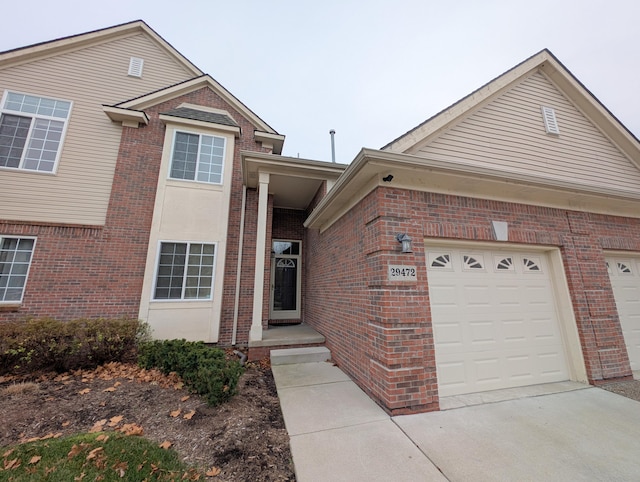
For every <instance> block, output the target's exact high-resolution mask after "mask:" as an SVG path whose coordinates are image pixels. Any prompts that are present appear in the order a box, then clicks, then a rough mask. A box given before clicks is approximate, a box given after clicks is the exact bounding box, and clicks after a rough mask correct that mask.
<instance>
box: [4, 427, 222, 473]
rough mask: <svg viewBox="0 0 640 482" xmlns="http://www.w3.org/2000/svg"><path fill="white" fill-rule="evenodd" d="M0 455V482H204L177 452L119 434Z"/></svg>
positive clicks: (90, 436)
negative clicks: (125, 481) (145, 481)
mask: <svg viewBox="0 0 640 482" xmlns="http://www.w3.org/2000/svg"><path fill="white" fill-rule="evenodd" d="M3 450H4V453H3V454H2V464H1V465H0V481H16V482H22V481H35V480H38V481H56V482H57V481H61V480H65V481H67V480H68V481H80V480H84V481H105V482H110V481H122V480H127V481H134V482H135V481H144V480H147V481H152V480H203V479H204V477H203V474H202V473H201V472H199V471H198V470H197V469H194V468H189V467H188V466H186V465H185V464H184V463H182V462H181V461H180V459H179V458H178V454H177V453H176V452H175V451H173V450H167V449H164V448H161V447H160V446H158V445H157V444H154V443H152V442H150V441H148V440H146V439H144V438H142V437H138V436H127V435H124V434H121V433H118V432H101V433H89V434H80V435H73V436H70V437H65V438H59V439H48V440H39V441H34V442H29V443H24V444H21V445H16V446H14V447H9V448H7V449H3ZM212 470H214V469H212ZM207 475H213V474H210V473H207Z"/></svg>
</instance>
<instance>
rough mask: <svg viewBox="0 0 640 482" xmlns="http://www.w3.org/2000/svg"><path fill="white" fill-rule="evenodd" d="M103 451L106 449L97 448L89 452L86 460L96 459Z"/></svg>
mask: <svg viewBox="0 0 640 482" xmlns="http://www.w3.org/2000/svg"><path fill="white" fill-rule="evenodd" d="M103 450H104V447H96V448H95V449H93V450H92V451H91V452H89V455H87V459H86V460H91V459H95V458H96V457H97V456H98V454H99V453H100V452H101V451H103Z"/></svg>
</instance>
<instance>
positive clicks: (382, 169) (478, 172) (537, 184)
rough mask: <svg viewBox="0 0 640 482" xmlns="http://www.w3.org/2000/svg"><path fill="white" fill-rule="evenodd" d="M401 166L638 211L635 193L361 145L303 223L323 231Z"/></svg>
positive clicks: (639, 198) (415, 186)
mask: <svg viewBox="0 0 640 482" xmlns="http://www.w3.org/2000/svg"><path fill="white" fill-rule="evenodd" d="M401 171H405V172H409V173H411V174H414V173H416V172H426V173H438V174H442V175H444V176H445V178H446V179H448V180H449V182H451V183H455V182H456V179H457V180H469V181H472V182H473V183H477V182H482V180H485V182H487V183H489V184H492V185H496V186H499V185H503V186H513V185H522V186H528V187H531V188H533V189H538V190H539V191H540V192H541V193H542V192H546V191H550V190H554V191H556V192H560V193H565V194H566V196H567V197H570V196H572V195H577V196H581V197H582V198H584V199H585V200H587V199H588V200H595V199H607V200H609V201H611V202H615V201H616V200H618V201H619V202H620V203H622V204H621V205H624V206H626V207H625V212H626V213H627V215H629V214H633V209H629V208H628V207H629V206H635V205H636V204H638V208H637V209H636V211H637V213H638V215H640V193H635V192H629V191H618V190H612V189H605V188H600V187H598V186H585V185H582V184H578V183H572V182H567V181H560V180H554V179H541V178H538V177H535V176H530V175H526V174H519V173H505V172H503V171H500V170H496V169H488V168H486V167H481V166H477V165H467V164H462V163H452V162H451V161H438V160H434V159H426V158H422V157H418V156H412V155H408V154H401V153H394V152H389V151H376V150H370V149H363V150H361V151H360V153H359V154H358V156H357V157H356V159H355V160H354V161H353V162H352V164H351V165H350V166H349V168H348V169H347V170H346V171H345V172H344V174H343V175H342V176H341V177H340V178H339V179H338V181H337V182H336V184H335V185H334V187H333V188H332V189H331V190H330V191H329V192H328V193H327V195H326V196H325V197H324V198H323V199H322V200H321V201H320V202H319V203H318V206H316V208H315V209H314V210H313V212H312V213H311V215H310V216H309V217H308V218H307V219H306V221H305V223H304V225H305V227H307V228H318V229H320V230H321V231H324V230H325V229H327V228H328V227H329V226H330V225H331V224H333V222H335V221H336V220H337V219H339V218H340V217H341V216H342V215H343V214H344V213H345V212H346V211H347V210H348V209H345V206H353V205H355V204H356V203H357V202H358V201H359V200H360V199H362V198H363V197H364V196H365V195H366V194H367V193H368V192H370V191H371V190H372V189H374V188H375V187H377V186H384V185H386V184H385V183H383V182H382V176H384V175H386V174H388V173H397V172H401ZM407 177H408V179H410V180H411V179H415V178H416V176H415V175H411V176H407ZM372 179H375V182H372ZM389 186H390V187H398V188H402V189H414V190H420V191H430V190H432V189H430V186H425V185H418V184H415V183H414V184H412V182H411V181H408V182H406V183H405V184H403V185H398V184H397V183H396V184H390V185H389ZM365 187H366V189H365ZM434 191H435V192H447V193H449V194H453V195H455V194H456V192H455V185H453V184H452V188H451V189H447V190H442V189H441V188H439V189H435V190H434ZM459 194H460V195H463V196H464V195H466V194H465V193H459ZM355 195H357V196H356V197H357V199H355V198H354V196H355ZM491 198H493V199H496V200H503V201H505V202H524V203H532V201H519V200H518V199H517V198H515V197H506V196H505V197H503V198H500V197H497V196H491ZM555 207H560V208H566V209H571V207H570V206H562V205H560V204H558V203H556V205H555Z"/></svg>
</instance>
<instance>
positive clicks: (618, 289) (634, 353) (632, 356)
mask: <svg viewBox="0 0 640 482" xmlns="http://www.w3.org/2000/svg"><path fill="white" fill-rule="evenodd" d="M607 268H608V269H609V277H610V278H611V286H612V287H613V294H614V296H615V298H616V306H617V308H618V316H619V317H620V323H621V324H622V333H623V334H624V341H625V344H626V345H627V353H629V361H630V362H631V369H632V370H640V259H638V258H629V257H619V256H612V257H607Z"/></svg>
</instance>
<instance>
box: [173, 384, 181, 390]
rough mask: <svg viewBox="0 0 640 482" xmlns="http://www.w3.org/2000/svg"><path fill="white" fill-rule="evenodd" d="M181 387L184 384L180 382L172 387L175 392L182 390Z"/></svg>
mask: <svg viewBox="0 0 640 482" xmlns="http://www.w3.org/2000/svg"><path fill="white" fill-rule="evenodd" d="M183 387H184V383H182V382H178V383H176V384H175V385H174V386H173V388H175V389H176V390H182V388H183Z"/></svg>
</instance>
